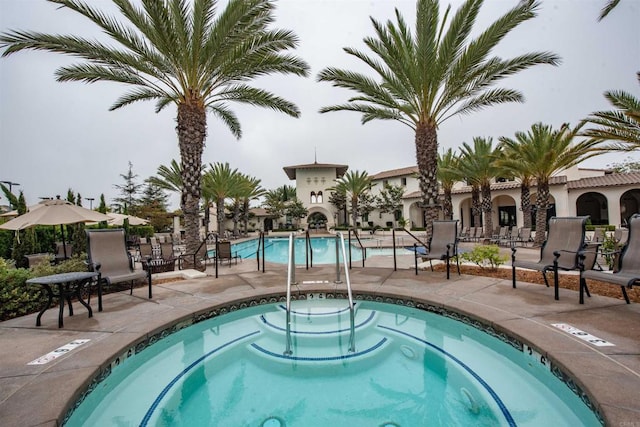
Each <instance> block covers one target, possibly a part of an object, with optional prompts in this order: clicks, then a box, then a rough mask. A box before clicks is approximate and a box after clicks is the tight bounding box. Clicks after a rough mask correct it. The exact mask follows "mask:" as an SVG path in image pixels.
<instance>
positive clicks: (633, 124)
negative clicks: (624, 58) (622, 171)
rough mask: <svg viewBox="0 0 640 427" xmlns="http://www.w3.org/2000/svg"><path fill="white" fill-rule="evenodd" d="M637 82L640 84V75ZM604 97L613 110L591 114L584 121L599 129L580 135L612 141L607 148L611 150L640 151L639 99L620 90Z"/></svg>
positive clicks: (610, 92)
mask: <svg viewBox="0 0 640 427" xmlns="http://www.w3.org/2000/svg"><path fill="white" fill-rule="evenodd" d="M638 81H639V82H640V73H638ZM604 96H605V98H607V99H608V100H609V102H610V103H611V105H613V107H614V108H615V110H613V111H597V112H595V113H592V114H591V115H590V116H589V117H587V118H586V119H585V121H586V122H588V123H591V124H594V125H598V126H600V127H599V128H596V129H587V130H585V131H584V132H582V133H581V135H582V136H588V137H591V138H596V139H599V140H601V141H603V140H604V141H612V142H613V143H612V144H611V145H609V146H608V148H610V149H612V150H621V151H633V150H638V149H640V99H638V98H636V97H635V96H633V95H632V94H630V93H628V92H625V91H622V90H618V91H608V92H605V94H604Z"/></svg>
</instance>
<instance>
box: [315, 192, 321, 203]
mask: <svg viewBox="0 0 640 427" xmlns="http://www.w3.org/2000/svg"><path fill="white" fill-rule="evenodd" d="M316 200H317V201H318V203H322V191H318V198H317V199H316Z"/></svg>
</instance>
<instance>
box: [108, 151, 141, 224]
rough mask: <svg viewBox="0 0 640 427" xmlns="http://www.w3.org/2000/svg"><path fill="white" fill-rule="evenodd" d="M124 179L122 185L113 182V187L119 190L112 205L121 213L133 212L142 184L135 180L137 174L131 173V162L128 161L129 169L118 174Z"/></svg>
mask: <svg viewBox="0 0 640 427" xmlns="http://www.w3.org/2000/svg"><path fill="white" fill-rule="evenodd" d="M120 177H122V179H124V185H119V184H115V185H114V187H115V188H117V189H118V190H120V197H117V198H115V199H114V203H113V206H114V207H115V208H116V209H117V210H118V212H120V213H122V214H129V213H132V212H135V209H136V207H137V206H138V203H139V201H138V194H139V193H140V190H141V189H142V187H143V185H142V184H138V183H137V182H136V178H137V177H138V175H136V174H134V173H133V164H132V163H131V162H129V170H128V171H127V173H126V174H120Z"/></svg>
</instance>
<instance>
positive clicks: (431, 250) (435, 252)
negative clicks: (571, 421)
mask: <svg viewBox="0 0 640 427" xmlns="http://www.w3.org/2000/svg"><path fill="white" fill-rule="evenodd" d="M417 256H420V257H421V258H422V260H423V261H426V260H429V265H430V266H431V271H433V264H432V262H431V260H434V259H437V260H443V261H446V263H447V279H449V269H450V260H451V258H453V257H455V258H456V264H457V266H458V274H460V263H459V261H458V221H457V220H453V221H433V232H432V233H431V238H430V239H429V244H428V247H427V248H426V251H425V253H424V254H418V255H417Z"/></svg>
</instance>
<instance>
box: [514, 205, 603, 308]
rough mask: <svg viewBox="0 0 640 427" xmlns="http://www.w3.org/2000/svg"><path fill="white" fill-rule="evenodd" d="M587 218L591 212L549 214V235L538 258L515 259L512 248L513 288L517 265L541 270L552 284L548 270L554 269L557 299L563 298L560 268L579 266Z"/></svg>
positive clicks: (575, 267)
mask: <svg viewBox="0 0 640 427" xmlns="http://www.w3.org/2000/svg"><path fill="white" fill-rule="evenodd" d="M588 218H589V217H588V216H579V217H553V218H550V219H549V224H548V227H547V229H548V234H547V239H546V240H545V241H544V243H543V244H542V248H541V249H540V260H539V261H516V248H511V274H512V281H513V287H514V289H515V287H516V268H526V269H528V270H537V271H540V272H541V273H542V277H543V278H544V284H545V285H547V287H549V281H548V280H547V272H548V271H553V288H554V299H556V300H558V299H560V297H559V291H558V270H564V271H570V270H579V269H580V260H579V256H578V254H579V253H580V251H582V250H584V249H585V243H584V239H585V226H586V222H587V219H588ZM594 261H595V258H594Z"/></svg>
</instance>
